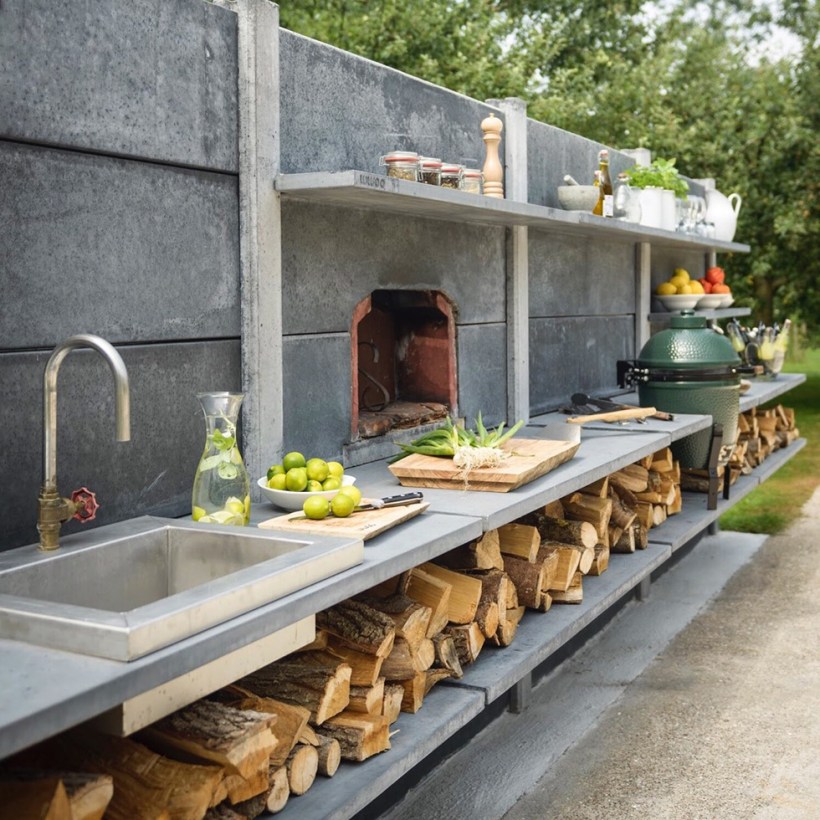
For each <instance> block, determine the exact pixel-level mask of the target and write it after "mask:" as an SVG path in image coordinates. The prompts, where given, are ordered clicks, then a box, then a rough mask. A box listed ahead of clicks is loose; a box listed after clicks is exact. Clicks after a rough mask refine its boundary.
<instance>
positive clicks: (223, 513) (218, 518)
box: [199, 510, 235, 524]
mask: <svg viewBox="0 0 820 820" xmlns="http://www.w3.org/2000/svg"><path fill="white" fill-rule="evenodd" d="M234 518H235V515H234V513H231V512H228V511H227V510H217V511H216V512H212V513H211V514H210V515H206V516H205V517H204V518H200V519H199V520H200V521H206V523H208V524H233V523H234Z"/></svg>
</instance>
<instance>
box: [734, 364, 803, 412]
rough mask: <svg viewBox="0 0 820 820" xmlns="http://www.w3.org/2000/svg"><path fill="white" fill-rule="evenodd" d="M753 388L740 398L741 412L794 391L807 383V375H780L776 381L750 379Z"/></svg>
mask: <svg viewBox="0 0 820 820" xmlns="http://www.w3.org/2000/svg"><path fill="white" fill-rule="evenodd" d="M750 381H751V385H752V386H751V387H750V388H749V389H748V390H747V391H746V392H745V393H743V394H742V395H741V397H740V410H741V412H745V411H746V410H751V409H752V408H753V407H759V406H760V405H761V404H766V402H768V401H771V400H772V399H776V398H777V397H778V396H782V395H783V394H784V393H788V392H789V390H794V388H795V387H797V386H798V385H801V384H803V382H805V381H806V374H805V373H780V374H778V375H777V376H776V377H775V378H774V379H750Z"/></svg>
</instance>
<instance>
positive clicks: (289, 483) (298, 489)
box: [285, 467, 308, 493]
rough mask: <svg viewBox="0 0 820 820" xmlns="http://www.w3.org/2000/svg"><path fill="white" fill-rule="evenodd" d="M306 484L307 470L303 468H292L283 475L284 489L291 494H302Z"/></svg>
mask: <svg viewBox="0 0 820 820" xmlns="http://www.w3.org/2000/svg"><path fill="white" fill-rule="evenodd" d="M307 483H308V478H307V470H306V469H305V468H304V467H292V468H291V469H290V470H288V471H287V473H286V475H285V489H288V490H290V491H291V492H293V493H302V492H304V491H305V487H307Z"/></svg>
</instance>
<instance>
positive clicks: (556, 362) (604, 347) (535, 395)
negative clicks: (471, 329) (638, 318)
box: [530, 316, 635, 415]
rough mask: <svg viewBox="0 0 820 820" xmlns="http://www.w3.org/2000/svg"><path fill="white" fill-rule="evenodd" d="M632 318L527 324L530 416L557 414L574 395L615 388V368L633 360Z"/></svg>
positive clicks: (580, 318) (545, 320) (621, 317)
mask: <svg viewBox="0 0 820 820" xmlns="http://www.w3.org/2000/svg"><path fill="white" fill-rule="evenodd" d="M634 335H635V333H634V318H633V317H632V316H604V317H601V316H583V317H572V318H566V319H533V320H532V321H531V322H530V412H531V414H532V415H536V414H538V413H541V412H546V411H548V410H552V409H555V408H556V407H558V406H559V405H560V404H561V403H563V402H566V401H567V400H568V399H569V397H570V395H571V394H572V393H574V392H575V391H578V390H580V391H584V392H585V393H590V394H592V393H595V392H601V391H604V390H614V389H615V388H616V387H617V371H616V362H617V361H618V359H627V358H631V357H632V356H634V353H633V350H634Z"/></svg>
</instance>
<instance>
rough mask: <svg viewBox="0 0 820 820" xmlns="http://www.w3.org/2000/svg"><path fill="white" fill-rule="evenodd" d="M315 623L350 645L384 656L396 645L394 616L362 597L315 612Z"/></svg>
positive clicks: (370, 653)
mask: <svg viewBox="0 0 820 820" xmlns="http://www.w3.org/2000/svg"><path fill="white" fill-rule="evenodd" d="M316 626H317V627H318V628H321V629H324V630H326V631H327V632H329V633H330V634H331V635H334V636H335V637H336V638H337V639H338V640H339V641H341V642H342V643H344V644H347V645H348V646H349V647H350V648H351V649H355V650H357V651H358V652H364V653H365V654H367V655H375V656H376V657H377V658H384V657H387V655H389V654H390V650H391V649H392V648H393V639H394V638H395V634H396V627H395V625H394V624H393V619H392V618H390V617H389V616H387V615H385V614H384V613H383V612H379V611H378V610H377V609H373V607H371V606H368V605H367V604H363V603H361V602H360V601H355V600H347V601H342V602H341V603H340V604H336V606H332V607H330V609H326V610H323V611H322V612H317V613H316Z"/></svg>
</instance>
